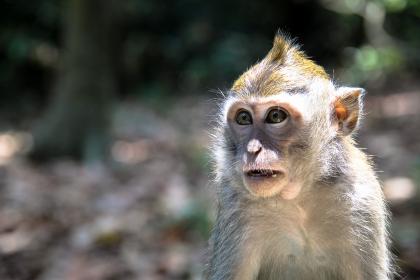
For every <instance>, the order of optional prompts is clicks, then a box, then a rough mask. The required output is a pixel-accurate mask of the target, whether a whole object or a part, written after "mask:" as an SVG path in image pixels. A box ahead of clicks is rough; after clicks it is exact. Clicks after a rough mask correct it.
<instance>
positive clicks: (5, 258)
mask: <svg viewBox="0 0 420 280" xmlns="http://www.w3.org/2000/svg"><path fill="white" fill-rule="evenodd" d="M418 96H420V95H419V94H418V92H415V93H410V92H407V93H400V94H395V95H391V96H388V97H382V98H379V97H372V98H368V99H367V111H368V114H367V116H366V118H365V121H364V125H363V128H362V129H361V130H360V132H359V133H358V135H359V136H358V142H359V143H360V147H364V148H366V151H367V153H368V154H371V155H375V156H374V157H373V158H372V159H373V161H374V162H375V163H376V164H377V170H378V171H380V172H379V173H378V175H379V177H380V179H381V181H382V182H383V183H384V190H385V193H386V196H387V198H388V200H389V202H390V208H391V210H392V212H393V218H392V226H391V232H392V236H393V246H392V247H393V251H394V252H395V254H396V255H398V259H399V260H398V265H399V266H401V268H402V275H403V276H404V277H405V278H404V279H420V207H419V206H418V205H419V202H420V196H419V192H418V190H419V184H420V133H419V131H420V113H419V112H420V108H418V107H419V106H420V100H419V98H418ZM416 106H417V107H416ZM215 112H216V104H215V101H210V100H208V99H205V98H203V97H196V98H193V97H189V98H184V99H181V100H180V101H178V102H176V103H174V104H173V105H172V106H171V108H169V109H167V108H165V112H162V111H161V109H160V108H159V107H156V106H146V105H144V104H143V105H141V104H140V102H135V101H132V100H130V101H126V102H123V103H122V104H120V105H119V108H118V109H117V110H116V112H115V114H114V118H113V136H114V139H115V141H114V143H113V145H112V151H111V154H112V158H113V160H112V163H109V164H98V163H96V164H92V163H80V162H74V161H71V160H66V159H62V160H57V161H54V162H50V163H45V164H34V163H33V162H30V161H28V160H27V159H26V158H25V156H24V155H22V153H23V152H22V151H25V150H27V149H29V148H30V147H27V146H28V145H29V146H30V137H29V140H28V139H27V138H28V134H27V133H26V134H22V132H16V131H9V132H5V133H3V134H1V135H0V279H2V280H15V279H16V280H29V279H31V280H32V279H37V280H53V279H54V280H55V279H60V280H99V279H101V280H102V279H142V280H159V279H201V273H202V269H203V262H204V260H205V251H206V242H207V238H208V236H209V232H210V229H211V226H212V222H213V220H214V216H215V213H214V209H215V206H216V203H215V196H214V195H215V194H214V189H213V188H212V185H211V175H210V172H211V164H210V159H209V156H208V152H207V147H208V146H209V141H210V137H209V129H208V128H209V127H210V126H211V122H210V120H211V119H213V118H214V117H213V115H214V113H215ZM22 135H23V136H22ZM29 136H30V135H29ZM19 137H21V138H19ZM25 137H26V138H25ZM19 139H20V140H19ZM22 139H23V140H22ZM25 139H26V140H25ZM13 141H15V142H13ZM11 143H12V144H13V143H15V144H14V146H13V145H11ZM2 145H3V146H2ZM25 145H26V146H25ZM12 146H13V147H15V152H9V153H8V151H7V150H5V149H6V148H9V149H11V148H10V147H12ZM13 147H12V148H13ZM2 149H3V150H2ZM2 156H3V158H2Z"/></svg>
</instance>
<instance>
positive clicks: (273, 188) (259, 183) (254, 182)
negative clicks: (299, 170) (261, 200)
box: [244, 178, 287, 197]
mask: <svg viewBox="0 0 420 280" xmlns="http://www.w3.org/2000/svg"><path fill="white" fill-rule="evenodd" d="M286 183H287V181H285V180H276V179H272V178H244V185H245V187H246V188H247V189H248V191H249V192H250V193H251V194H252V195H255V196H257V197H272V196H275V195H277V194H279V193H280V192H281V190H282V189H283V188H284V187H285V185H286Z"/></svg>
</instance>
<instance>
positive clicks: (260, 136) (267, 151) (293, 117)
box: [216, 35, 363, 200]
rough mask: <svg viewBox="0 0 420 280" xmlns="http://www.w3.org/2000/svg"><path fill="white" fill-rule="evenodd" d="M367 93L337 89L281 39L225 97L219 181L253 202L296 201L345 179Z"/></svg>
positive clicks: (278, 38)
mask: <svg viewBox="0 0 420 280" xmlns="http://www.w3.org/2000/svg"><path fill="white" fill-rule="evenodd" d="M362 92H363V90H362V89H360V88H347V87H336V86H335V85H334V84H333V82H332V81H331V79H330V78H329V76H328V75H327V74H326V72H325V71H324V69H323V68H322V67H320V66H318V65H316V64H315V63H314V62H312V61H311V60H309V59H308V58H307V57H306V56H305V55H304V54H303V53H302V52H301V51H300V50H299V49H298V48H297V47H296V46H294V45H293V44H292V43H291V42H290V41H288V40H287V39H285V38H284V37H282V36H280V35H277V36H276V37H275V40H274V45H273V48H272V49H271V50H270V52H269V53H268V54H267V56H266V57H265V58H264V59H263V60H262V61H261V62H259V63H258V64H256V65H254V66H253V67H251V68H250V69H249V70H248V71H246V72H245V73H244V74H242V76H240V77H239V79H238V80H236V81H235V83H234V84H233V86H232V88H231V90H230V93H229V96H228V97H227V98H226V101H225V105H224V111H223V114H222V123H223V125H222V129H221V132H222V135H220V139H219V141H220V142H222V144H220V143H219V145H218V146H219V149H218V151H216V161H217V165H218V175H219V178H222V177H224V178H225V179H226V178H228V180H232V183H233V184H231V185H232V186H233V187H235V188H238V189H239V191H241V192H245V193H246V194H247V195H250V196H252V197H257V198H258V197H274V196H280V197H281V198H283V199H287V200H290V199H294V198H296V197H297V196H298V195H299V194H300V193H301V191H302V190H303V189H304V188H305V187H306V186H310V185H312V184H313V183H314V182H315V181H317V180H330V179H332V178H333V177H335V176H339V173H340V168H342V167H343V166H345V165H346V162H345V158H344V157H343V149H344V146H345V142H346V141H352V140H351V136H350V135H351V132H352V131H354V130H355V128H356V127H357V125H358V123H359V115H360V114H359V112H360V110H361V95H362Z"/></svg>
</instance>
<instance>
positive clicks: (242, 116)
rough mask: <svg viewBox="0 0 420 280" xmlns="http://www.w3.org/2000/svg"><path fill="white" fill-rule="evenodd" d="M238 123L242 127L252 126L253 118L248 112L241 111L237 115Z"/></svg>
mask: <svg viewBox="0 0 420 280" xmlns="http://www.w3.org/2000/svg"><path fill="white" fill-rule="evenodd" d="M235 120H236V123H237V124H240V125H249V124H252V117H251V114H250V113H249V112H248V111H244V110H242V111H239V112H238V113H237V114H236V118H235Z"/></svg>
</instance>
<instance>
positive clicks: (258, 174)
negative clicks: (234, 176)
mask: <svg viewBox="0 0 420 280" xmlns="http://www.w3.org/2000/svg"><path fill="white" fill-rule="evenodd" d="M245 174H246V176H248V177H252V178H261V179H262V178H276V177H277V176H279V175H281V174H282V172H280V171H279V170H272V169H252V170H249V171H247V172H245Z"/></svg>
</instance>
